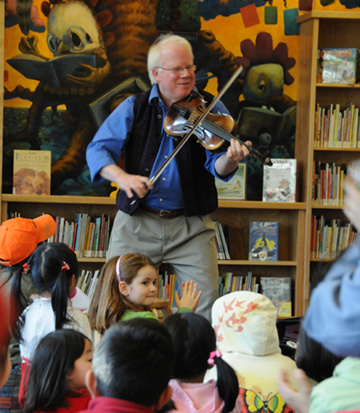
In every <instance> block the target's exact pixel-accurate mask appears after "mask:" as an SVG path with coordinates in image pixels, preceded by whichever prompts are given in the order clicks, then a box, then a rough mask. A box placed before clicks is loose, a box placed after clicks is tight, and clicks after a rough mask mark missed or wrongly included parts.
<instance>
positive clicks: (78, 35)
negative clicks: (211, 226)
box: [3, 0, 311, 199]
mask: <svg viewBox="0 0 360 413" xmlns="http://www.w3.org/2000/svg"><path fill="white" fill-rule="evenodd" d="M5 7H6V10H5V11H6V13H5V14H6V17H5V81H4V86H5V90H4V170H3V191H4V192H8V193H10V192H11V191H12V162H13V161H12V158H13V150H14V149H33V150H38V149H44V150H51V152H52V168H51V193H52V194H61V195H62V194H68V195H100V196H108V195H109V193H110V192H111V191H112V189H113V188H111V187H110V185H109V184H108V183H102V184H96V185H95V184H91V182H90V179H89V171H88V168H87V166H86V161H85V149H86V146H87V145H88V143H89V142H90V141H91V139H92V137H93V136H94V133H95V132H96V130H97V128H98V127H99V125H100V124H101V122H102V121H103V120H104V119H105V117H106V116H107V115H108V114H109V113H110V112H111V111H112V110H113V109H114V108H115V107H116V106H117V105H118V104H119V103H120V102H121V101H122V100H123V99H125V98H126V97H128V96H130V95H131V94H134V93H139V92H141V91H143V90H146V89H147V88H148V87H149V86H150V83H149V79H148V76H147V67H146V58H147V51H148V48H149V46H150V44H151V43H152V42H153V41H154V39H155V38H156V37H157V36H158V35H159V34H161V33H168V32H175V33H177V34H180V35H183V36H185V37H186V38H187V39H188V40H189V41H190V42H191V44H192V46H193V50H194V56H195V64H196V65H197V71H196V79H197V87H198V88H199V89H200V90H201V89H206V90H207V91H209V92H211V93H213V94H214V95H216V94H217V93H218V91H219V90H221V88H222V87H223V86H224V84H225V83H226V82H227V80H228V79H229V78H230V77H231V75H232V73H233V72H234V71H235V70H236V69H237V67H238V66H239V65H242V66H243V68H244V70H243V72H242V74H241V76H240V77H239V78H238V79H237V80H236V81H235V82H234V83H233V85H232V86H231V87H230V89H229V90H228V91H227V92H226V94H225V95H224V96H223V98H222V101H223V102H224V103H225V105H226V106H227V107H228V108H229V110H230V111H231V114H232V116H233V118H234V119H235V120H236V121H237V122H238V129H237V136H239V137H240V138H241V139H245V138H246V139H251V140H252V141H253V144H254V146H256V148H257V149H259V150H260V151H263V152H264V153H265V152H267V153H268V154H270V155H271V156H273V157H293V156H294V152H293V151H294V137H295V117H296V87H297V85H296V74H297V67H296V57H297V51H298V34H299V27H298V25H297V23H296V17H297V16H298V15H299V13H302V12H304V11H306V10H309V9H310V8H311V4H310V5H309V4H308V2H306V1H302V0H299V1H298V0H284V1H280V0H268V1H263V0H255V1H254V0H245V1H243V0H226V1H224V0H202V1H196V0H148V1H142V0H124V1H119V0H84V1H80V0H67V1H60V0H50V1H42V0H26V1H22V2H20V1H19V0H18V1H17V0H8V1H7V2H6V3H5ZM261 171H262V165H260V163H259V161H258V160H256V159H249V161H248V184H247V186H248V191H247V197H248V199H260V197H261V188H260V185H261V179H262V174H261Z"/></svg>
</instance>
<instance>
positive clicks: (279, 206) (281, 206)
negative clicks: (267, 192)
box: [219, 200, 306, 210]
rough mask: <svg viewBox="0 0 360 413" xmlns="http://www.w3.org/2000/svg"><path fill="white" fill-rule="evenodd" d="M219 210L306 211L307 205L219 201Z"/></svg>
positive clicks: (303, 203)
mask: <svg viewBox="0 0 360 413" xmlns="http://www.w3.org/2000/svg"><path fill="white" fill-rule="evenodd" d="M219 208H236V209H292V210H305V209H306V203H305V202H263V201H225V200H219Z"/></svg>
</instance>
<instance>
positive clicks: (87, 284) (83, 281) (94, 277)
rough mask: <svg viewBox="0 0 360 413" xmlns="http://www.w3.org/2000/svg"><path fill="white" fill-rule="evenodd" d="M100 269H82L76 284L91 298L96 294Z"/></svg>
mask: <svg viewBox="0 0 360 413" xmlns="http://www.w3.org/2000/svg"><path fill="white" fill-rule="evenodd" d="M99 274H100V270H96V271H86V270H82V271H81V274H80V277H79V278H78V281H77V283H76V286H77V287H78V288H80V290H82V291H83V292H84V293H85V294H86V295H87V296H88V297H89V299H90V302H91V300H92V298H93V296H94V292H95V288H96V285H97V283H98V281H99Z"/></svg>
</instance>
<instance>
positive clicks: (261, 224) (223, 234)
mask: <svg viewBox="0 0 360 413" xmlns="http://www.w3.org/2000/svg"><path fill="white" fill-rule="evenodd" d="M214 223H215V228H216V237H215V243H216V248H217V258H218V259H219V260H230V259H231V257H230V252H229V248H228V240H229V238H230V227H229V226H224V227H223V226H222V224H221V223H220V222H218V221H214ZM278 246H279V223H278V222H276V221H274V222H273V221H250V223H249V260H250V261H277V260H278Z"/></svg>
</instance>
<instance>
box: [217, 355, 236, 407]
mask: <svg viewBox="0 0 360 413" xmlns="http://www.w3.org/2000/svg"><path fill="white" fill-rule="evenodd" d="M214 364H215V366H216V368H217V387H218V391H219V396H220V398H221V399H222V400H224V403H225V405H224V408H223V413H227V412H231V411H232V410H233V409H234V407H235V404H236V400H237V398H238V396H239V382H238V378H237V376H236V373H235V371H234V369H233V368H232V367H231V366H230V365H229V364H228V363H227V362H226V361H225V360H223V359H222V358H221V357H214Z"/></svg>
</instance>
